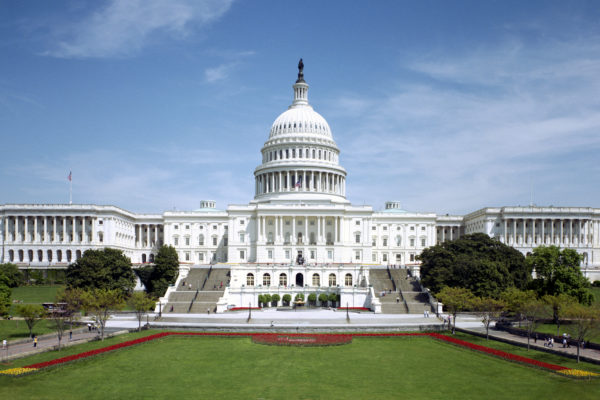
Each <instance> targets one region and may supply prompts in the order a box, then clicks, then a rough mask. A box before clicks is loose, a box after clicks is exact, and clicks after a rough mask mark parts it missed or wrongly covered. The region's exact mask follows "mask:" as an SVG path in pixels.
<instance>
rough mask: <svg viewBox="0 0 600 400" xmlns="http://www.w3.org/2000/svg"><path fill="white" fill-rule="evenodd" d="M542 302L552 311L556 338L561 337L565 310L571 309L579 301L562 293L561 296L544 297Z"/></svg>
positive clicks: (548, 295)
mask: <svg viewBox="0 0 600 400" xmlns="http://www.w3.org/2000/svg"><path fill="white" fill-rule="evenodd" d="M542 301H543V302H544V303H546V304H547V305H548V306H549V307H550V308H551V310H552V319H553V321H554V323H555V324H556V336H558V335H560V320H561V319H562V318H563V317H564V314H565V310H566V309H567V308H569V307H570V306H571V304H573V302H577V299H575V298H574V297H571V296H568V295H566V294H564V293H561V294H559V295H550V294H547V295H544V296H543V297H542Z"/></svg>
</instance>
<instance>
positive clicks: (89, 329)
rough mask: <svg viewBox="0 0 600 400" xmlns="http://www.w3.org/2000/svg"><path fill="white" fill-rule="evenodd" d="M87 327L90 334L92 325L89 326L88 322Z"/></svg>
mask: <svg viewBox="0 0 600 400" xmlns="http://www.w3.org/2000/svg"><path fill="white" fill-rule="evenodd" d="M87 325H88V331H89V332H91V331H92V324H90V323H89V322H88V324H87Z"/></svg>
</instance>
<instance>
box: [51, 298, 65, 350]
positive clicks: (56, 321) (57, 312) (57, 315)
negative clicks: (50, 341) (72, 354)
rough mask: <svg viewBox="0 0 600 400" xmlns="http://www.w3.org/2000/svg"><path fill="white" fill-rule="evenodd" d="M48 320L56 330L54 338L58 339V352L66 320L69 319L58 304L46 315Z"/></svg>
mask: <svg viewBox="0 0 600 400" xmlns="http://www.w3.org/2000/svg"><path fill="white" fill-rule="evenodd" d="M48 316H49V318H50V319H51V320H52V325H54V328H55V329H56V337H57V338H58V350H59V351H60V346H61V343H62V338H63V335H64V333H65V328H66V325H67V320H68V319H69V314H68V311H67V310H66V309H65V308H63V307H62V306H61V305H60V304H54V306H53V307H52V310H51V311H50V312H49V313H48Z"/></svg>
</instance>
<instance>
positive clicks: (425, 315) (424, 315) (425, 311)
mask: <svg viewBox="0 0 600 400" xmlns="http://www.w3.org/2000/svg"><path fill="white" fill-rule="evenodd" d="M423 318H427V310H423Z"/></svg>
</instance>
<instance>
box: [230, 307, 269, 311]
mask: <svg viewBox="0 0 600 400" xmlns="http://www.w3.org/2000/svg"><path fill="white" fill-rule="evenodd" d="M248 310H262V308H260V307H232V308H230V309H229V310H227V311H248Z"/></svg>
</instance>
